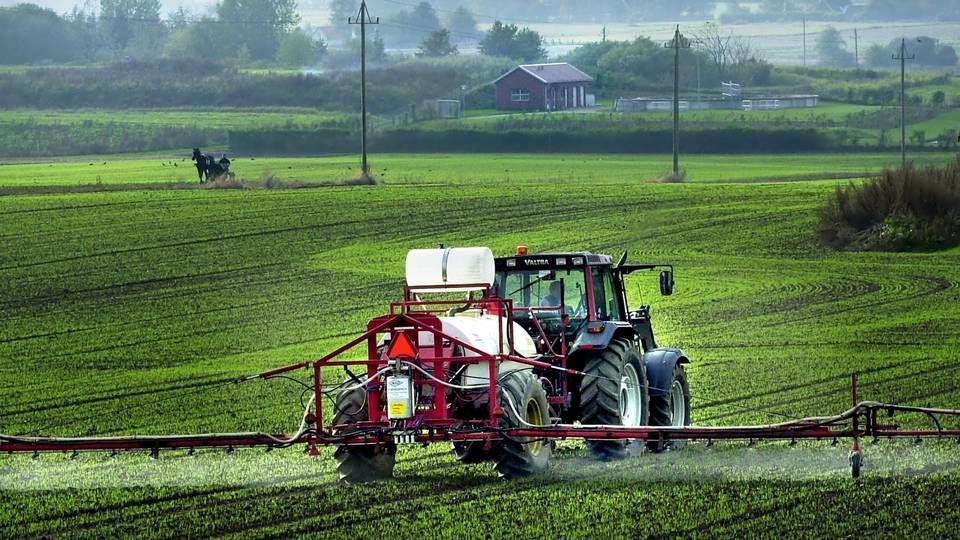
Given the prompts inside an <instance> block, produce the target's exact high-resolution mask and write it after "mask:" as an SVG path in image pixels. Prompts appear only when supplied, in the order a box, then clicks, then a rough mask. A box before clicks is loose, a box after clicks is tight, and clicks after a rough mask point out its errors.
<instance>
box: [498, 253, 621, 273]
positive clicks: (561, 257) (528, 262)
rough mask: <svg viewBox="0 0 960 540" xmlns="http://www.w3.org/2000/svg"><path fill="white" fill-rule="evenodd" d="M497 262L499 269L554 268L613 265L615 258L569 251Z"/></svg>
mask: <svg viewBox="0 0 960 540" xmlns="http://www.w3.org/2000/svg"><path fill="white" fill-rule="evenodd" d="M577 258H583V259H584V261H582V262H578V261H576V260H575V259H577ZM495 261H496V267H497V269H503V268H537V267H542V268H553V267H557V266H582V265H583V264H584V263H586V264H589V265H591V266H604V265H611V264H613V257H611V256H610V255H600V254H597V253H590V252H589V251H568V252H562V253H533V254H527V255H514V256H512V257H497V258H496V259H495Z"/></svg>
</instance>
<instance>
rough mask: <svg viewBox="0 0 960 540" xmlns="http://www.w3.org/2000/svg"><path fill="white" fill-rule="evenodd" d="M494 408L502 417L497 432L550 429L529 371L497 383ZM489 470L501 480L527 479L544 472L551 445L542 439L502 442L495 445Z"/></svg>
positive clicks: (546, 411) (544, 397)
mask: <svg viewBox="0 0 960 540" xmlns="http://www.w3.org/2000/svg"><path fill="white" fill-rule="evenodd" d="M497 404H498V405H499V406H500V407H502V408H503V410H504V412H505V413H506V414H505V415H504V416H503V417H502V420H501V421H500V427H501V428H518V427H529V425H531V424H532V425H535V426H549V425H550V407H549V406H548V405H547V395H546V393H545V392H544V391H543V386H541V385H540V380H539V379H537V377H536V376H535V375H534V374H533V373H530V372H529V371H517V372H514V373H512V374H510V375H508V376H507V377H506V378H504V379H503V381H502V382H501V383H500V385H499V388H498V389H497ZM495 448H496V451H495V457H494V461H493V468H494V469H495V470H496V471H497V472H498V473H500V476H501V477H503V478H518V477H523V476H530V475H532V474H536V473H540V472H543V471H545V470H547V466H548V465H549V464H550V454H551V453H552V452H553V445H552V444H551V442H550V441H546V440H543V439H531V438H517V437H513V438H510V439H504V440H503V441H501V442H500V443H499V444H497V445H496V447H495Z"/></svg>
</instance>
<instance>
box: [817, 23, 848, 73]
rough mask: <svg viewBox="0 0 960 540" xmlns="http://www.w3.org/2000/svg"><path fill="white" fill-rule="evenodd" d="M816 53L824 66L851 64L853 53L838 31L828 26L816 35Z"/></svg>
mask: <svg viewBox="0 0 960 540" xmlns="http://www.w3.org/2000/svg"><path fill="white" fill-rule="evenodd" d="M817 55H819V57H820V63H821V64H823V65H825V66H852V65H853V63H854V57H853V53H851V52H850V51H848V50H847V42H846V41H844V39H843V36H841V35H840V32H839V31H838V30H837V29H836V28H834V27H832V26H828V27H826V28H824V30H823V32H820V35H819V36H817Z"/></svg>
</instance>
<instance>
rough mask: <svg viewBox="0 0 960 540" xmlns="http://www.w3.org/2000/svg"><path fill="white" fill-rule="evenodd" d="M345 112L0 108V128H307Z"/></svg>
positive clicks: (338, 119) (344, 117)
mask: <svg viewBox="0 0 960 540" xmlns="http://www.w3.org/2000/svg"><path fill="white" fill-rule="evenodd" d="M351 118H353V116H351V115H347V114H345V113H336V112H328V111H316V110H312V109H303V108H276V109H269V108H268V109H213V110H206V111H203V110H191V109H184V110H177V109H146V110H77V111H59V110H33V109H4V110H0V129H2V128H3V125H4V124H12V123H35V124H39V125H56V126H69V127H76V128H83V127H89V126H90V125H91V124H107V123H108V124H130V125H136V126H143V127H144V128H151V127H188V128H203V129H223V130H226V129H262V128H311V127H318V126H325V125H329V124H331V123H339V122H344V121H349V119H351Z"/></svg>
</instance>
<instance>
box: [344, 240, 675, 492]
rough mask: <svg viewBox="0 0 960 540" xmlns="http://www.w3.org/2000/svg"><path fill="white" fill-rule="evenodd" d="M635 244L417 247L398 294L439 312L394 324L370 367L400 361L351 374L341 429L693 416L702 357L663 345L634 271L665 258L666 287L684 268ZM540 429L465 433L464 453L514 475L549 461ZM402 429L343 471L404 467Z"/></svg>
mask: <svg viewBox="0 0 960 540" xmlns="http://www.w3.org/2000/svg"><path fill="white" fill-rule="evenodd" d="M626 255H627V254H626V253H624V254H623V256H621V257H620V258H619V260H617V261H616V262H615V261H614V260H613V258H612V257H611V256H609V255H599V254H594V253H588V252H568V253H541V254H531V253H528V250H527V249H526V248H525V247H523V246H520V247H519V248H518V249H517V252H516V254H515V255H513V256H510V257H499V258H494V257H493V256H492V253H491V252H490V250H489V249H487V248H454V249H449V248H448V249H442V248H441V249H435V250H413V251H411V252H410V253H409V254H408V256H407V261H406V263H407V264H406V267H407V268H406V269H407V276H406V277H407V287H406V288H405V298H404V301H403V302H402V303H400V304H399V305H395V306H394V307H395V308H397V309H398V311H400V312H404V313H408V314H410V315H412V316H414V317H416V316H418V315H419V316H427V317H429V318H430V320H429V322H427V323H426V324H425V326H426V328H425V327H420V328H407V329H406V330H404V329H403V326H399V327H396V326H395V327H394V328H393V329H391V331H387V332H384V333H383V334H382V335H381V338H380V339H379V340H378V341H377V344H376V347H371V352H372V355H371V358H370V366H369V369H368V372H369V374H371V375H373V374H377V373H378V372H379V371H380V368H388V369H387V373H389V374H379V375H377V376H376V377H368V380H366V381H360V380H359V379H358V378H357V377H356V376H352V379H350V380H348V381H346V382H345V383H344V385H347V389H345V390H344V391H341V392H340V393H339V395H338V396H337V399H336V402H335V404H334V411H335V414H334V418H333V425H334V429H335V433H337V434H340V435H349V434H356V433H360V432H362V431H364V427H363V426H364V424H365V423H369V422H378V421H380V422H382V421H384V420H386V421H389V422H395V427H396V428H397V429H400V427H401V424H404V425H407V426H408V427H414V426H416V427H418V428H419V427H423V426H429V425H431V424H432V425H434V426H435V427H438V428H439V427H444V426H445V427H446V429H449V430H452V431H454V432H458V433H463V432H470V431H478V432H479V431H480V430H481V428H483V427H484V426H485V425H486V426H487V427H490V424H491V423H493V424H494V426H493V427H495V428H500V429H507V428H523V427H532V426H551V425H558V424H575V425H582V426H590V425H603V426H647V425H649V426H662V427H683V426H687V425H689V423H690V390H689V386H688V383H687V374H686V372H685V369H684V366H685V365H686V364H687V363H689V359H688V358H687V356H686V355H684V353H683V352H682V351H680V350H679V349H675V348H665V347H660V346H658V343H657V341H656V337H655V334H654V331H653V326H652V323H651V319H650V307H649V306H646V305H643V306H640V307H639V308H638V309H636V310H634V311H631V310H630V308H629V306H628V303H627V294H626V288H625V284H624V280H625V278H626V276H627V275H629V274H631V273H634V272H637V271H649V270H656V269H662V271H661V272H660V279H659V282H660V292H661V294H663V295H670V294H672V292H673V286H674V277H673V267H672V266H670V265H655V264H628V263H627V262H626ZM464 293H466V294H465V298H463V296H462V295H463V294H464ZM458 295H459V296H458ZM380 322H381V321H380V320H377V319H375V320H374V321H371V323H370V325H368V328H374V327H376V326H378V324H379V323H380ZM429 327H432V328H434V329H438V330H440V331H441V333H442V334H444V335H445V336H446V337H442V336H440V335H438V333H435V332H431V331H430V328H429ZM398 340H399V341H398ZM436 341H439V342H440V343H439V345H440V347H439V348H437V347H435V345H437V343H436ZM471 345H472V346H473V348H475V349H479V350H480V351H482V352H484V353H486V354H488V355H492V356H494V357H495V359H494V360H493V361H492V362H491V361H482V360H477V358H478V357H482V356H483V355H482V353H481V352H480V351H476V350H474V351H471V350H469V348H468V347H469V346H471ZM435 349H438V350H435ZM437 352H439V354H436V353H437ZM391 365H393V366H395V367H396V368H395V369H389V366H391ZM361 382H362V383H363V384H360V383H361ZM491 396H496V399H495V400H491V399H490V397H491ZM374 403H375V404H376V406H374V405H373V404H374ZM438 405H440V406H441V407H442V410H439V409H438ZM401 410H402V412H401ZM394 413H397V414H394ZM395 431H396V430H395ZM492 435H496V433H495V432H494V433H493V434H492ZM527 439H529V440H523V439H518V438H514V437H506V436H502V437H497V438H495V437H494V436H490V437H487V438H481V439H477V440H466V441H464V440H460V441H458V440H454V441H453V443H452V446H453V452H454V454H455V455H456V458H457V459H458V460H459V461H461V462H464V463H476V462H482V461H490V462H491V463H492V464H493V467H494V468H495V469H496V471H497V472H498V473H499V474H500V475H501V476H504V477H508V478H512V477H520V476H527V475H531V474H535V473H539V472H541V471H543V470H545V469H546V468H547V465H548V461H549V458H550V455H551V452H552V449H553V444H554V443H553V441H552V440H551V441H546V440H539V439H537V438H534V437H531V438H527ZM395 440H396V438H394V439H393V440H390V441H383V442H381V441H377V442H374V443H370V444H355V443H354V444H342V445H338V446H337V449H336V451H335V457H336V460H337V465H338V471H339V474H340V477H341V479H342V480H344V481H346V482H348V483H352V482H362V481H370V480H377V479H381V478H386V477H389V476H391V475H392V469H393V464H394V459H395V453H396V442H395ZM683 443H684V441H670V440H662V439H661V440H657V439H648V440H646V441H645V444H644V441H636V440H630V439H600V440H590V439H587V441H586V444H587V447H588V448H589V451H590V453H591V454H592V455H593V456H594V457H596V458H597V459H601V460H612V459H619V458H623V457H625V456H627V455H628V453H629V452H630V450H631V445H635V448H636V447H642V446H646V448H647V449H649V450H651V451H653V452H661V451H664V450H668V449H674V448H679V447H680V446H681V445H682V444H683Z"/></svg>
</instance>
